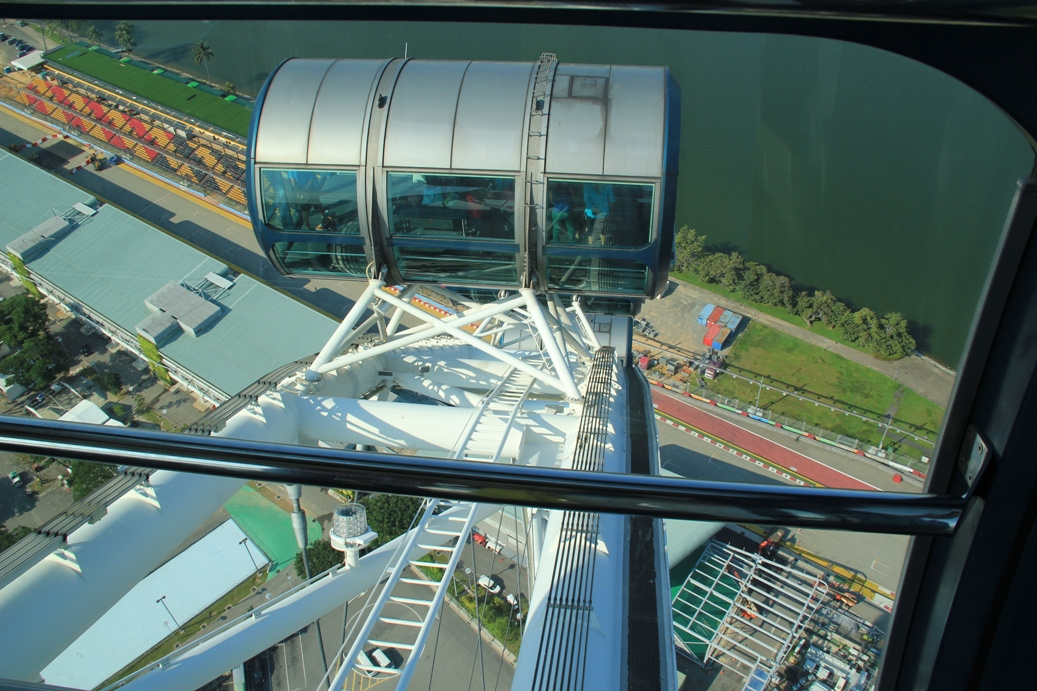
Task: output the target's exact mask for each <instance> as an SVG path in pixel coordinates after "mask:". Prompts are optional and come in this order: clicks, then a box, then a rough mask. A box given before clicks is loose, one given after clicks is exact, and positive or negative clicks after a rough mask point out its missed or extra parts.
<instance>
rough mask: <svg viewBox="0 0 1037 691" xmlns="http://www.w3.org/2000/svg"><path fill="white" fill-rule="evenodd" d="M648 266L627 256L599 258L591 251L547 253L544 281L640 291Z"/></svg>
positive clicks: (563, 285) (578, 287) (579, 287)
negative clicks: (625, 257) (555, 254)
mask: <svg viewBox="0 0 1037 691" xmlns="http://www.w3.org/2000/svg"><path fill="white" fill-rule="evenodd" d="M647 280H648V267H647V266H645V265H644V264H643V263H641V262H638V261H633V260H630V259H602V258H600V257H597V256H595V255H594V253H593V252H590V251H588V252H586V253H585V254H583V255H580V256H576V257H557V256H553V255H550V254H549V255H548V257H547V282H548V286H549V287H550V288H552V289H554V290H580V291H591V292H605V293H624V294H634V295H637V294H643V293H644V292H645V290H646V281H647Z"/></svg>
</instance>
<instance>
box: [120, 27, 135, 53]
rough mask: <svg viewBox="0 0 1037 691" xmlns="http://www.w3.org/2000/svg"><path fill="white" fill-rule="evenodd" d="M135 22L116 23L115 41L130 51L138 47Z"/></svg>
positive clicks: (126, 50)
mask: <svg viewBox="0 0 1037 691" xmlns="http://www.w3.org/2000/svg"><path fill="white" fill-rule="evenodd" d="M133 32H134V26H133V22H126V21H122V22H119V23H118V24H116V25H115V42H116V43H118V44H119V45H120V46H122V49H123V50H124V51H125V52H127V53H129V52H132V51H133V49H134V48H136V47H137V39H136V38H135V37H134V35H133Z"/></svg>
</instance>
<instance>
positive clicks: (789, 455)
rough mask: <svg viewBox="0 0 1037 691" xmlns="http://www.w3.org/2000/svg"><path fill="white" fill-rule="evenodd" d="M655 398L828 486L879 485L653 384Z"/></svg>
mask: <svg viewBox="0 0 1037 691" xmlns="http://www.w3.org/2000/svg"><path fill="white" fill-rule="evenodd" d="M652 402H653V403H654V404H655V409H656V410H658V411H659V412H660V413H663V414H665V415H668V416H670V417H672V418H676V419H677V420H681V421H682V422H686V423H687V424H688V425H690V426H692V427H696V428H698V429H699V430H701V431H703V432H705V433H707V434H709V435H711V436H713V437H716V438H717V439H718V440H722V441H724V442H727V443H729V444H731V445H732V446H738V447H741V448H742V449H744V450H745V451H747V452H749V453H751V454H754V455H756V456H759V457H760V458H761V459H764V460H766V461H770V462H771V463H773V464H774V465H776V466H780V467H782V468H785V469H787V470H790V471H794V472H795V473H796V474H798V475H801V476H803V477H806V478H810V479H811V480H814V481H815V482H819V483H820V484H822V485H824V486H825V487H836V488H839V489H862V490H875V489H878V488H877V487H874V486H872V485H869V484H868V483H866V482H863V481H862V480H858V479H857V478H855V477H853V476H852V475H847V474H846V473H844V472H842V471H841V470H836V469H835V468H833V467H831V466H828V465H825V464H824V463H820V462H818V461H815V460H814V459H812V458H809V457H807V456H804V455H803V454H800V453H796V452H795V451H792V450H791V449H788V448H786V447H784V446H782V445H781V444H778V443H776V442H773V441H771V440H770V439H765V438H763V437H761V436H759V435H757V434H753V433H752V432H750V431H749V430H747V429H743V428H741V427H739V426H738V425H733V424H731V423H730V422H727V421H726V420H722V419H720V418H719V417H717V416H716V415H713V414H712V413H708V412H706V411H704V410H700V409H699V408H696V407H695V406H692V405H689V404H687V403H685V402H683V401H681V400H680V399H677V398H674V397H672V396H667V395H666V394H664V393H662V392H660V391H659V390H658V389H656V388H654V387H653V388H652Z"/></svg>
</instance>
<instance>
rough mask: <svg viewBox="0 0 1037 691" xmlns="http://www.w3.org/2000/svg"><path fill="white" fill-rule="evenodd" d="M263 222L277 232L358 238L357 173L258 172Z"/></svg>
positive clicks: (308, 171) (266, 170) (325, 171)
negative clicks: (355, 236) (324, 233)
mask: <svg viewBox="0 0 1037 691" xmlns="http://www.w3.org/2000/svg"><path fill="white" fill-rule="evenodd" d="M260 186H261V193H262V195H261V196H262V203H263V208H262V212H263V220H264V222H265V223H266V225H268V226H269V227H271V228H274V229H276V230H316V231H323V232H329V233H342V234H344V235H359V234H360V223H359V219H358V216H357V200H356V172H354V171H351V170H349V171H327V170H324V171H321V170H272V169H269V168H264V169H263V170H262V171H261V172H260Z"/></svg>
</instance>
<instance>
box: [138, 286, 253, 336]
mask: <svg viewBox="0 0 1037 691" xmlns="http://www.w3.org/2000/svg"><path fill="white" fill-rule="evenodd" d="M210 275H213V276H214V275H218V274H216V273H215V272H212V271H210V272H209V273H208V274H207V275H206V279H205V280H209V279H208V276H210ZM232 285H233V284H232ZM227 287H228V288H230V287H232V286H227ZM144 304H145V305H146V306H147V308H148V309H149V310H151V311H152V312H158V313H160V314H167V315H169V317H170V318H172V319H175V320H176V322H177V324H179V325H180V327H181V328H182V329H183V330H184V331H186V332H187V333H189V334H191V335H192V336H198V334H199V333H200V332H201V331H203V330H204V329H206V328H207V327H209V326H211V325H212V324H213V322H215V321H216V320H217V319H219V318H220V308H219V306H218V305H216V304H214V303H212V302H209V301H208V300H206V299H205V298H203V297H202V296H201V295H198V294H197V293H192V292H191V291H190V290H188V289H187V288H185V287H183V286H182V285H180V284H179V283H167V284H166V285H164V286H162V287H161V288H159V289H158V291H156V292H155V293H154V294H152V295H151V296H150V297H149V298H148V299H147V300H145V301H144Z"/></svg>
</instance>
